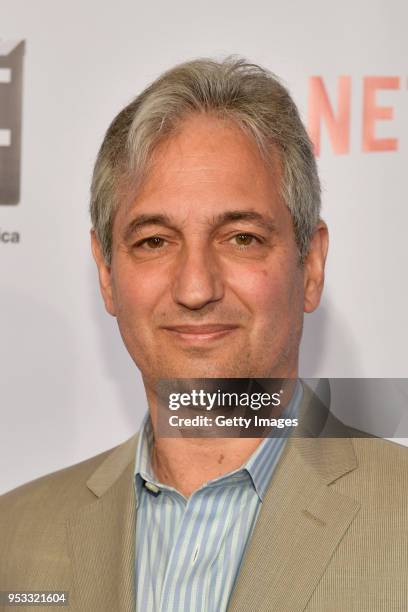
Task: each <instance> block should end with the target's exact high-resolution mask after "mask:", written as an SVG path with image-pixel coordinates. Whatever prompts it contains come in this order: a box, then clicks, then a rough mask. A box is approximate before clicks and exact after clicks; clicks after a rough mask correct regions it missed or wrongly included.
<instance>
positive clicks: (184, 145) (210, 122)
mask: <svg viewBox="0 0 408 612" xmlns="http://www.w3.org/2000/svg"><path fill="white" fill-rule="evenodd" d="M280 188H281V164H280V161H279V157H278V154H277V152H276V151H274V150H272V151H271V154H270V157H269V159H268V160H265V159H264V158H263V157H262V155H261V153H260V151H259V149H258V146H257V144H256V142H255V140H254V139H253V138H251V137H249V136H248V135H247V134H245V133H244V131H243V130H242V129H241V128H240V127H239V126H238V125H236V124H235V123H234V122H233V121H232V120H230V119H222V118H219V117H215V116H209V115H197V114H196V115H193V116H191V117H188V118H187V119H185V120H183V122H182V123H181V124H180V125H179V127H178V128H177V130H176V132H175V133H173V134H172V135H171V136H170V137H168V138H167V139H166V140H165V141H163V142H161V143H160V144H159V145H157V146H156V148H155V150H154V152H153V153H152V156H151V159H150V163H149V169H148V172H147V173H146V177H145V179H144V181H143V182H142V184H141V185H140V187H139V189H138V191H137V194H136V197H133V198H129V200H128V203H127V204H126V205H125V206H121V207H120V209H119V211H118V213H119V216H120V217H122V216H124V215H125V216H127V215H128V214H129V213H131V212H132V211H134V210H136V209H141V208H142V209H143V211H142V212H150V213H151V212H159V209H163V207H165V209H166V213H167V214H168V213H171V214H190V213H192V214H193V216H194V217H198V216H199V215H200V214H201V213H202V214H205V213H208V214H211V213H214V212H215V211H217V212H222V210H223V209H226V208H231V207H232V208H233V209H237V208H239V207H240V206H241V205H242V206H243V207H245V208H246V209H248V207H250V208H254V209H260V208H263V209H264V210H263V212H272V209H275V208H278V209H280V208H281V207H282V206H283V204H282V202H281V197H280ZM283 208H285V209H286V206H283ZM139 212H140V210H139Z"/></svg>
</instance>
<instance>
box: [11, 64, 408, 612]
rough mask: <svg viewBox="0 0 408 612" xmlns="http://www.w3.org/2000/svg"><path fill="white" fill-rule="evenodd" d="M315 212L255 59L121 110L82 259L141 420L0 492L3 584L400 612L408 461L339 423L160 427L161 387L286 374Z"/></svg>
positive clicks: (282, 112) (74, 605) (217, 606)
mask: <svg viewBox="0 0 408 612" xmlns="http://www.w3.org/2000/svg"><path fill="white" fill-rule="evenodd" d="M319 207H320V191H319V181H318V176H317V171H316V165H315V161H314V157H313V153H312V148H311V144H310V142H309V139H308V137H307V134H306V132H305V129H304V127H303V125H302V123H301V121H300V119H299V116H298V112H297V110H296V107H295V105H294V103H293V101H292V100H291V98H290V96H289V94H288V92H287V91H286V90H285V89H284V88H283V87H282V85H281V84H280V83H279V81H278V80H277V79H276V78H275V77H274V76H273V75H271V74H270V73H268V72H267V71H266V70H263V69H262V68H260V67H258V66H254V65H251V64H248V63H246V62H244V61H241V60H238V61H237V60H234V59H232V60H231V59H230V60H226V61H224V62H221V63H217V62H213V61H210V60H198V61H194V62H189V63H186V64H183V65H180V66H177V67H176V68H174V69H172V70H170V71H169V72H167V73H165V74H164V75H163V76H162V77H160V78H159V79H158V80H157V81H155V82H154V83H153V84H152V85H151V86H150V87H148V88H147V89H146V90H145V91H144V92H143V93H142V94H141V95H139V96H138V97H137V98H136V99H135V101H134V102H132V103H131V104H130V105H129V106H128V107H126V108H125V109H124V110H123V111H122V112H121V113H120V114H119V115H118V116H117V117H116V119H115V120H114V121H113V123H112V124H111V126H110V128H109V130H108V132H107V134H106V137H105V139H104V142H103V144H102V147H101V149H100V152H99V155H98V159H97V162H96V166H95V171H94V177H93V183H92V202H91V215H92V221H93V230H92V250H93V254H94V258H95V261H96V264H97V267H98V272H99V282H100V287H101V292H102V296H103V299H104V302H105V306H106V309H107V311H108V312H109V313H110V314H111V315H112V316H114V317H116V318H117V321H118V325H119V329H120V333H121V335H122V338H123V341H124V343H125V345H126V347H127V349H128V351H129V353H130V355H131V357H132V359H133V360H134V362H135V364H136V365H137V367H138V368H139V369H140V371H141V373H142V376H143V381H144V385H145V388H146V395H147V399H148V403H149V409H150V417H149V418H146V419H145V421H144V424H143V427H142V430H141V432H140V434H139V436H135V437H133V438H131V439H130V440H129V441H127V442H125V443H124V444H122V445H120V446H119V447H117V448H115V449H113V450H111V451H107V452H106V453H103V454H102V455H99V456H97V457H93V458H92V459H89V460H87V461H85V462H83V463H81V464H79V465H76V466H73V467H70V468H68V469H66V470H62V471H60V472H58V473H55V474H51V475H49V476H46V477H44V478H41V479H39V480H37V481H35V482H33V483H29V484H27V485H25V486H23V487H20V488H19V489H17V490H15V491H13V492H10V493H8V494H7V495H5V496H3V498H2V500H1V502H0V511H1V516H2V527H1V541H2V559H1V566H0V580H1V587H2V589H3V590H20V591H21V590H25V591H29V590H63V591H69V597H70V606H71V609H73V610H78V611H79V610H80V611H85V610H92V611H93V610H95V611H113V610H118V611H125V610H126V611H130V610H135V607H136V609H137V610H141V611H143V612H144V611H145V610H147V611H149V610H152V611H153V610H160V611H172V612H176V611H177V612H178V611H181V610H188V611H196V610H200V611H205V612H207V611H208V612H213V611H217V612H218V611H221V610H227V609H228V610H229V611H242V612H244V611H245V612H248V611H252V610H263V611H266V610H270V611H272V610H273V611H279V612H285V611H288V612H296V611H300V610H307V611H308V612H312V611H313V612H323V611H324V612H328V611H334V610H336V611H342V612H344V611H345V610H367V611H368V610H369V611H370V612H372V611H373V610H384V611H385V610H387V611H388V610H401V611H402V610H406V609H407V605H408V603H407V602H408V593H407V586H406V584H407V582H406V572H407V569H408V546H407V544H408V542H407V530H406V525H407V519H408V514H407V509H406V508H407V506H406V504H405V503H404V500H403V494H402V492H404V494H405V492H406V490H407V473H408V472H407V470H406V468H407V467H408V465H407V453H406V450H405V449H403V448H401V447H398V446H396V445H394V444H391V443H388V442H384V441H382V440H379V439H372V438H369V437H361V438H360V437H355V438H354V439H351V438H352V436H358V435H360V434H358V432H351V430H348V429H347V428H346V427H345V426H343V425H342V424H341V423H339V422H338V421H336V420H335V419H334V417H331V416H330V415H329V417H328V418H327V419H325V421H324V423H325V425H324V427H325V428H326V430H327V431H329V432H332V434H333V437H322V436H316V437H312V436H313V435H315V434H313V432H311V433H310V435H309V436H308V437H305V438H303V437H301V436H297V437H291V438H289V439H285V438H265V439H264V440H262V439H261V438H259V437H258V438H246V437H231V438H221V439H220V438H216V437H215V438H199V439H198V438H188V437H179V438H164V437H160V436H159V435H158V432H157V423H158V419H157V417H158V393H157V384H158V381H160V380H161V379H171V378H175V379H177V378H189V377H190V378H229V379H234V378H258V379H259V378H282V379H289V380H293V379H296V378H297V375H298V352H299V343H300V339H301V333H302V323H303V313H304V312H312V311H313V310H314V309H315V308H316V307H317V306H318V304H319V300H320V296H321V293H322V288H323V282H324V265H325V259H326V253H327V248H328V234H327V228H326V225H325V224H324V222H323V221H321V220H320V218H319ZM287 410H289V412H290V413H291V414H295V413H299V414H300V415H303V416H304V415H305V414H306V415H308V414H309V415H311V416H312V420H313V418H315V415H316V414H317V412H318V402H316V401H315V399H313V397H312V394H311V392H310V390H308V388H307V387H306V386H304V385H300V384H299V383H298V384H297V385H296V386H295V389H294V391H293V394H292V396H291V398H290V401H289V404H288V406H287ZM404 468H405V469H404Z"/></svg>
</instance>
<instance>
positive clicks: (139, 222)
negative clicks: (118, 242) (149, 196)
mask: <svg viewBox="0 0 408 612" xmlns="http://www.w3.org/2000/svg"><path fill="white" fill-rule="evenodd" d="M145 225H166V226H167V227H174V225H173V223H172V221H171V218H170V217H169V216H168V215H163V214H158V215H148V214H142V215H137V217H135V218H134V219H132V221H131V222H130V223H129V224H128V225H127V226H126V228H125V231H124V232H123V238H124V240H125V241H127V240H130V238H131V237H132V236H133V234H134V233H135V232H137V231H138V230H139V229H140V228H142V227H144V226H145Z"/></svg>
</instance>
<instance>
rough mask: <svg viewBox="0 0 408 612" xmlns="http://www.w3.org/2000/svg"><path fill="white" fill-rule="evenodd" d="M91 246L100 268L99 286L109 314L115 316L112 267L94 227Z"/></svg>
mask: <svg viewBox="0 0 408 612" xmlns="http://www.w3.org/2000/svg"><path fill="white" fill-rule="evenodd" d="M91 248H92V254H93V257H94V259H95V262H96V265H97V268H98V274H99V287H100V290H101V294H102V297H103V301H104V302H105V308H106V310H107V311H108V312H109V314H111V315H112V316H113V317H115V316H116V311H115V306H114V300H113V291H112V277H111V268H110V266H108V265H107V263H106V261H105V258H104V256H103V254H102V248H101V245H100V242H99V240H98V238H97V236H96V232H95V230H94V229H91Z"/></svg>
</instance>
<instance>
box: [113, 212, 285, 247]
mask: <svg viewBox="0 0 408 612" xmlns="http://www.w3.org/2000/svg"><path fill="white" fill-rule="evenodd" d="M234 221H252V222H253V223H255V224H256V225H259V226H260V227H263V228H266V229H267V230H269V231H270V232H275V231H276V226H275V223H274V222H273V220H272V219H271V218H270V217H266V216H265V215H262V214H261V213H258V212H255V211H253V210H229V211H226V212H223V213H220V214H219V215H215V216H214V217H213V219H212V224H213V225H214V226H215V227H220V226H221V225H225V224H227V223H232V222H234ZM147 225H161V226H166V227H169V228H172V229H175V230H176V229H177V228H176V226H175V224H174V222H173V221H172V219H171V217H169V215H166V214H155V215H149V214H141V215H137V217H134V219H132V221H130V223H129V224H128V225H127V226H126V228H125V230H124V233H123V238H124V240H125V241H127V240H130V239H131V237H132V236H133V234H134V233H135V232H137V231H138V230H140V229H141V228H142V227H144V226H147Z"/></svg>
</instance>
